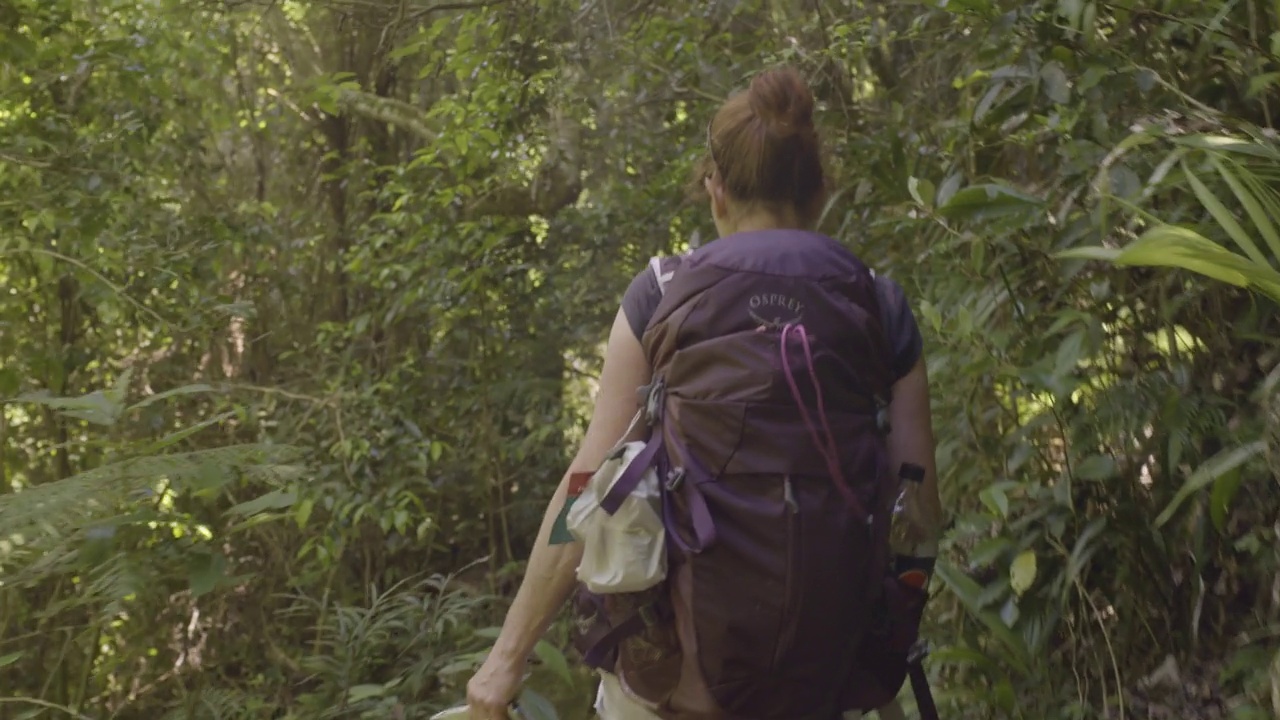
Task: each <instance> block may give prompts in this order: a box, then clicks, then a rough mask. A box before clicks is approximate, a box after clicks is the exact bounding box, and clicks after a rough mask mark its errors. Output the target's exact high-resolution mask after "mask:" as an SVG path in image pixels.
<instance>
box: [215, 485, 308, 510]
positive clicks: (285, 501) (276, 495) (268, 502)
mask: <svg viewBox="0 0 1280 720" xmlns="http://www.w3.org/2000/svg"><path fill="white" fill-rule="evenodd" d="M297 500H298V496H297V494H296V493H292V492H286V491H284V490H272V491H271V492H269V493H267V494H265V495H260V496H259V497H256V498H254V499H253V500H249V501H248V502H242V503H240V504H239V505H235V506H233V507H232V508H230V509H229V510H227V512H228V513H230V514H232V515H257V514H258V513H261V512H265V511H267V510H280V509H282V508H287V507H292V506H293V504H294V503H295V502H297Z"/></svg>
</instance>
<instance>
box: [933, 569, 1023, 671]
mask: <svg viewBox="0 0 1280 720" xmlns="http://www.w3.org/2000/svg"><path fill="white" fill-rule="evenodd" d="M934 574H935V575H936V576H937V577H938V578H939V579H941V580H942V583H943V584H944V585H946V586H947V588H948V589H950V590H951V592H952V593H953V594H954V595H955V596H956V598H957V599H958V600H959V601H960V603H961V604H962V605H964V607H965V609H966V610H967V611H968V612H969V614H970V615H972V616H973V617H974V618H976V619H977V620H978V621H980V622H981V623H982V624H983V625H985V626H986V627H987V630H989V631H990V632H991V635H992V636H993V637H994V638H995V639H996V640H999V641H1000V644H1001V645H1003V646H1004V648H1005V649H1006V650H1007V651H1008V653H1007V656H1006V658H1005V659H1006V660H1008V661H1009V662H1010V664H1012V665H1013V666H1014V667H1015V668H1016V669H1017V670H1018V671H1019V672H1020V673H1022V674H1024V675H1026V674H1029V673H1030V669H1029V668H1030V665H1031V656H1030V653H1029V652H1028V650H1027V646H1026V644H1025V643H1023V642H1022V640H1021V638H1019V637H1018V636H1017V635H1015V634H1014V633H1013V632H1012V631H1011V630H1010V629H1009V628H1008V627H1007V626H1006V625H1005V624H1004V622H1002V621H1001V620H1000V618H999V617H998V616H996V615H994V614H992V613H990V612H987V611H985V610H983V609H982V608H981V605H980V603H979V598H980V596H981V595H982V588H980V587H979V586H978V584H977V583H975V582H974V581H973V579H972V578H970V577H968V576H967V575H965V574H963V573H961V572H960V571H958V570H956V569H955V568H954V567H953V566H952V565H951V564H950V563H948V562H944V561H942V560H941V559H939V561H938V564H937V566H936V567H935V569H934Z"/></svg>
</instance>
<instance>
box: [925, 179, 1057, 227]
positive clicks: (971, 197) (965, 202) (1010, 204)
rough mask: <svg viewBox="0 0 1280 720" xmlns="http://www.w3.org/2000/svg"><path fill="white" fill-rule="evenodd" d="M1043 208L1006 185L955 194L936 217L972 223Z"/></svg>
mask: <svg viewBox="0 0 1280 720" xmlns="http://www.w3.org/2000/svg"><path fill="white" fill-rule="evenodd" d="M1043 204H1044V202H1043V201H1042V200H1041V199H1040V198H1037V197H1034V196H1031V195H1027V194H1026V193H1022V192H1019V191H1017V190H1014V189H1013V188H1010V187H1007V186H1005V185H997V184H983V185H970V186H969V187H967V188H964V189H963V190H958V191H956V194H955V195H952V196H951V199H950V200H948V201H947V204H946V205H943V206H942V207H939V208H938V214H940V215H942V216H943V217H946V218H949V219H953V220H960V219H970V220H973V219H983V218H991V217H998V216H1003V215H1010V214H1016V213H1025V212H1028V211H1031V210H1035V209H1037V208H1040V207H1041V206H1042V205H1043Z"/></svg>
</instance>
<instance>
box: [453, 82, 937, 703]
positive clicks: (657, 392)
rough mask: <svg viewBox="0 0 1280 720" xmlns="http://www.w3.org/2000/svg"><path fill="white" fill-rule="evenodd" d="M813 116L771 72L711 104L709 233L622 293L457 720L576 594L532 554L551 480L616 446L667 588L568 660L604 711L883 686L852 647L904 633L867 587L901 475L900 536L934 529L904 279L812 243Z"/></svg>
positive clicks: (888, 594) (840, 696) (547, 560)
mask: <svg viewBox="0 0 1280 720" xmlns="http://www.w3.org/2000/svg"><path fill="white" fill-rule="evenodd" d="M813 108H814V100H813V96H812V94H811V92H810V90H809V88H808V86H807V84H806V83H805V81H804V80H803V79H802V78H801V76H800V75H799V74H798V73H797V72H796V71H794V70H792V69H778V70H771V71H767V72H764V73H762V74H760V75H758V76H756V77H755V78H754V79H753V80H752V82H751V83H750V86H749V88H748V89H747V90H745V91H743V92H740V93H738V94H736V95H734V96H733V97H731V98H730V99H729V100H728V101H726V102H725V103H724V105H723V106H721V107H720V108H719V110H718V111H717V112H716V113H715V115H714V117H713V119H712V121H711V123H710V124H709V126H708V131H707V145H708V147H707V154H706V156H705V158H704V160H703V161H702V164H701V166H700V168H699V176H700V178H701V181H702V187H703V188H704V189H705V191H706V195H707V201H708V205H709V207H710V210H711V215H712V218H713V219H714V221H715V226H716V229H717V231H718V233H719V238H718V239H716V240H715V241H713V242H711V243H708V244H707V245H705V246H703V247H701V248H698V249H697V250H695V251H693V252H692V253H690V254H689V255H687V256H685V257H683V258H668V259H666V260H664V261H662V262H658V261H655V262H654V263H651V265H650V266H648V267H646V268H645V269H644V270H642V271H641V272H639V273H638V274H637V275H636V276H635V279H634V280H633V281H632V282H631V284H630V286H629V287H628V288H627V290H626V292H625V294H624V296H623V299H622V303H621V307H620V309H619V311H618V313H617V315H616V317H615V319H614V322H613V327H612V329H611V331H610V334H609V340H608V345H607V349H606V351H605V355H604V366H603V370H602V372H601V376H600V381H599V390H598V393H597V396H596V400H595V407H594V411H593V413H592V417H591V422H590V426H589V428H588V430H587V433H586V436H585V438H584V439H583V441H582V445H581V447H580V448H579V450H578V453H577V455H576V457H575V458H574V460H573V462H572V463H571V465H570V467H569V471H568V472H567V473H566V475H565V477H564V478H563V479H562V480H561V482H560V484H559V487H558V488H557V490H556V492H555V494H554V496H553V498H552V500H551V502H550V504H549V506H548V509H547V512H546V515H545V517H544V520H543V523H542V526H541V529H540V531H539V534H538V539H537V541H536V542H535V543H534V550H533V552H532V554H531V556H530V558H529V562H528V567H527V569H526V571H525V575H524V579H523V581H522V583H521V585H520V588H519V591H518V592H517V594H516V597H515V599H514V601H513V603H512V605H511V607H510V610H509V611H508V613H507V616H506V620H505V622H504V624H503V627H502V630H501V633H500V635H499V636H498V639H497V641H496V643H495V645H494V647H493V649H492V650H491V652H490V653H489V655H488V657H487V659H486V660H485V662H484V663H483V665H482V666H481V667H480V669H479V670H478V671H477V672H476V673H475V675H474V676H473V677H472V678H471V680H470V682H469V683H468V685H467V702H468V707H469V709H470V717H472V718H483V719H484V720H497V719H498V718H506V717H507V713H508V708H509V706H510V704H511V703H512V701H513V699H514V698H515V697H516V695H517V694H518V692H519V689H520V685H521V682H522V678H523V677H524V674H525V671H526V658H527V657H528V656H529V653H530V652H531V651H532V649H533V647H534V645H535V644H536V643H537V641H538V640H539V639H540V638H541V637H542V635H543V634H544V633H545V631H546V630H547V628H548V626H549V625H550V623H551V622H552V620H553V619H554V617H555V616H556V615H557V613H558V612H559V611H560V610H561V608H562V607H563V605H564V604H565V602H566V601H567V600H568V599H569V597H570V595H571V593H572V592H573V591H574V589H575V586H576V585H577V584H578V582H577V580H578V579H577V572H578V567H579V563H580V561H581V559H582V557H583V544H582V543H580V542H571V543H564V544H555V545H553V544H551V542H550V540H551V536H552V531H553V526H554V525H555V523H556V520H557V517H558V515H559V513H560V511H561V508H563V507H564V505H565V503H566V499H567V498H568V496H569V493H570V485H571V478H573V477H574V476H579V477H580V476H582V475H583V474H589V473H592V472H594V471H595V470H596V469H597V468H600V467H601V465H602V464H603V463H604V462H605V461H606V458H607V457H608V456H609V455H610V453H611V451H612V450H613V449H614V448H615V447H617V444H618V439H619V438H620V437H624V436H628V435H629V437H627V438H626V439H629V440H635V441H640V442H645V443H646V445H645V447H646V449H647V450H650V451H651V452H649V453H648V454H647V455H645V457H646V462H648V463H650V464H651V467H652V468H654V469H656V471H657V472H658V475H659V477H661V478H662V483H663V488H664V489H663V493H664V498H663V503H662V515H663V521H664V523H665V525H666V528H667V533H666V536H667V537H668V538H669V541H668V543H667V548H668V549H669V551H670V554H669V555H668V557H669V558H670V570H669V576H668V577H669V580H670V582H669V583H664V584H663V585H661V586H659V587H658V588H657V589H655V590H654V591H652V592H651V596H652V597H656V598H658V599H657V600H656V601H655V602H654V604H653V605H652V610H653V612H650V613H649V614H644V613H642V612H640V611H639V610H637V611H636V613H634V614H633V615H634V617H637V618H643V622H637V623H635V624H634V629H632V630H630V631H628V633H629V634H627V633H622V632H620V631H619V632H614V633H610V634H609V636H608V637H606V639H605V640H599V641H598V642H596V646H595V647H593V648H592V649H591V650H592V651H591V652H587V653H585V655H586V656H587V659H588V662H589V664H590V663H592V662H594V664H595V666H598V667H599V669H600V670H601V678H602V681H601V686H600V690H599V694H598V696H597V702H596V709H597V712H598V713H599V714H600V716H601V717H602V718H604V719H605V720H615V719H623V718H655V717H661V718H744V719H745V718H770V719H772V718H791V719H792V720H795V719H796V718H812V720H835V719H836V718H842V717H858V716H859V715H860V711H862V710H868V709H872V708H875V707H878V706H880V705H884V704H886V703H888V702H889V701H890V700H892V698H893V697H894V694H895V693H896V692H897V689H898V687H899V686H900V685H901V682H902V679H901V675H900V674H899V675H897V676H896V677H894V678H892V679H890V680H887V681H884V685H885V686H884V687H878V688H877V687H875V686H876V683H877V682H878V675H877V673H878V672H880V671H882V670H883V668H879V667H876V666H877V665H878V664H880V663H878V662H877V660H876V657H877V656H876V654H875V653H876V650H875V649H874V648H872V649H871V650H868V649H867V642H865V641H863V640H861V638H865V637H870V636H872V634H874V633H875V632H878V631H879V630H877V629H878V628H880V629H882V628H883V626H884V623H885V622H889V621H886V620H885V616H884V612H886V610H885V608H886V607H888V610H887V612H889V613H890V614H893V613H897V612H899V611H898V608H897V606H895V605H894V603H896V602H898V600H895V599H894V598H899V599H901V598H907V599H908V600H909V601H910V603H913V604H910V607H911V608H912V609H911V610H909V611H908V614H909V615H911V617H913V618H914V622H916V623H918V620H919V610H920V607H921V606H922V605H923V593H922V592H919V594H918V596H917V595H912V594H911V591H910V590H902V589H901V588H902V587H906V586H905V585H901V584H897V585H895V584H893V583H894V582H897V581H895V580H890V581H883V580H882V579H883V578H885V577H891V576H892V577H897V576H895V575H893V573H894V572H896V571H895V570H894V569H893V568H891V567H888V566H887V563H888V561H886V560H884V558H886V557H888V555H889V553H888V550H887V547H886V545H885V543H886V542H887V540H886V538H888V533H889V530H888V529H887V528H888V527H889V524H890V523H894V522H898V521H897V520H893V519H892V518H891V516H892V515H893V514H894V503H895V500H899V499H900V498H902V497H904V496H903V495H902V494H901V492H900V490H899V485H898V483H899V475H901V476H902V477H907V478H908V479H909V480H910V481H912V482H908V483H906V484H907V485H911V486H912V488H913V494H912V495H911V498H912V502H913V506H912V507H910V508H909V511H910V518H911V521H912V522H913V523H914V526H913V528H912V529H911V531H910V532H911V534H912V538H913V539H912V541H911V542H912V543H914V544H916V546H917V547H919V546H921V543H923V544H924V545H925V546H927V545H929V544H930V543H936V538H937V533H938V531H939V528H940V527H941V522H940V520H941V515H942V511H941V505H940V501H939V499H938V490H937V479H936V471H935V464H934V439H933V431H932V427H931V422H930V415H929V388H928V380H927V377H926V371H925V365H924V360H923V355H922V341H921V335H920V331H919V329H918V327H917V325H916V321H915V318H914V316H913V315H912V312H911V309H910V307H909V305H908V303H907V300H906V298H905V296H904V294H903V291H902V289H901V287H899V286H898V285H897V284H896V283H894V282H893V281H891V280H889V279H888V278H886V277H883V276H875V275H874V273H873V272H871V271H870V270H869V269H867V268H866V266H865V265H863V264H862V263H861V261H859V260H858V259H857V258H856V257H854V256H853V254H851V253H849V251H848V250H846V249H844V248H842V247H841V246H839V245H838V244H837V243H836V242H835V241H834V240H832V239H830V238H827V237H825V236H822V235H820V234H818V233H816V232H814V231H813V228H814V226H815V225H816V224H817V220H818V217H819V215H820V213H821V211H822V208H823V206H824V203H825V202H826V190H827V187H826V179H825V177H824V173H823V161H822V155H821V149H820V142H819V137H818V133H817V130H816V128H815V126H814V121H813ZM637 388H640V389H642V391H643V392H642V393H641V394H640V396H638V394H637ZM638 410H640V411H641V412H640V415H642V416H644V417H645V419H646V423H645V424H644V426H640V427H637V426H636V425H637V424H636V423H635V422H634V419H635V418H636V417H637V411H638ZM648 458H652V459H651V460H650V459H648ZM619 483H621V481H619ZM913 483H914V484H913ZM934 547H936V545H934ZM895 551H899V552H900V549H899V548H898V547H897V546H895ZM918 554H924V555H929V556H930V557H931V555H932V552H923V553H918ZM925 560H926V564H927V565H928V567H929V568H930V569H931V567H932V565H931V562H932V561H931V559H929V558H926V559H925ZM882 582H888V584H884V585H883V587H884V588H888V590H886V591H884V592H882V590H881V589H882ZM587 597H595V598H597V599H599V598H600V596H587ZM884 598H890V599H889V600H885V599H884ZM877 603H878V604H877ZM886 603H888V604H887V605H886ZM903 603H907V601H906V600H904V601H903ZM906 606H907V605H906V604H904V605H903V607H906ZM601 607H605V605H601ZM608 607H615V606H614V605H609V606H608ZM877 608H879V610H877ZM894 617H896V615H895V616H894ZM655 618H656V619H655ZM606 620H607V621H608V622H607V623H606V626H607V627H606V629H608V627H612V628H614V629H617V628H619V627H620V626H621V625H622V624H623V623H622V621H621V620H620V619H619V618H618V617H613V618H611V619H609V618H607V619H606ZM891 620H892V618H890V621H891ZM610 622H611V623H612V625H609V624H608V623H610ZM914 632H915V630H914V628H911V629H910V634H911V638H912V639H914ZM885 637H888V636H885ZM895 637H896V636H895ZM663 642H667V643H668V644H669V648H668V650H669V651H662V650H661V647H660V646H661V644H662V643H663ZM886 642H888V641H886ZM646 643H648V645H646ZM655 647H657V648H659V651H657V652H656V653H655V652H650V653H649V656H648V657H647V659H646V658H645V657H644V652H643V651H644V650H645V649H646V648H648V649H649V650H650V651H653V650H654V648H655ZM595 651H599V652H598V653H597V652H595ZM895 652H896V651H895ZM868 653H870V654H868ZM655 658H657V659H655ZM895 683H896V684H895ZM864 686H865V687H864ZM867 687H870V688H873V690H868V691H866V692H864V690H865V689H866V688H867ZM859 688H863V689H859Z"/></svg>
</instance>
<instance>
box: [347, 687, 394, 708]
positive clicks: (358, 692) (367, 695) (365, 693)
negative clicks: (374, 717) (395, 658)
mask: <svg viewBox="0 0 1280 720" xmlns="http://www.w3.org/2000/svg"><path fill="white" fill-rule="evenodd" d="M386 691H387V689H386V688H385V687H383V686H382V685H375V684H372V683H368V684H365V685H354V686H352V688H351V689H350V690H348V691H347V700H349V701H350V702H353V703H358V702H361V701H364V700H369V699H371V698H376V697H382V696H383V695H384V694H385V693H386Z"/></svg>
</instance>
